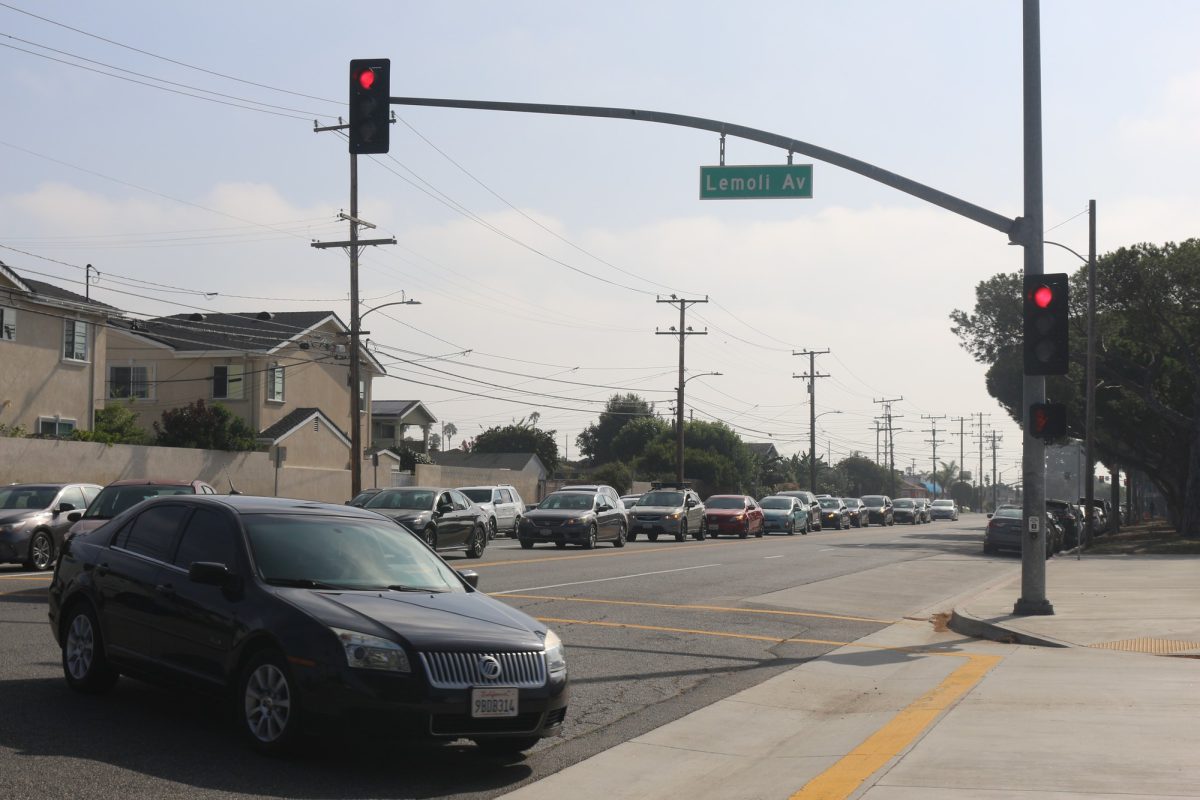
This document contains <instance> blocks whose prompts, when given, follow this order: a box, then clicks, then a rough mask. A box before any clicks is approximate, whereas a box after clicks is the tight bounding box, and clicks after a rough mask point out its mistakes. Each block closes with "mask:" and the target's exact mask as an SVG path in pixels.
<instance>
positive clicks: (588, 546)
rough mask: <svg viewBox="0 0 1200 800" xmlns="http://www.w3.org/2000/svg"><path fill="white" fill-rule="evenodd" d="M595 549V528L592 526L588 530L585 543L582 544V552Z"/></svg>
mask: <svg viewBox="0 0 1200 800" xmlns="http://www.w3.org/2000/svg"><path fill="white" fill-rule="evenodd" d="M595 548H596V526H595V525H592V526H591V527H590V528H588V538H587V541H586V542H584V543H583V549H584V550H594V549H595Z"/></svg>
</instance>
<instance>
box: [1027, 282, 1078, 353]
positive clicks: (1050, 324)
mask: <svg viewBox="0 0 1200 800" xmlns="http://www.w3.org/2000/svg"><path fill="white" fill-rule="evenodd" d="M1024 297H1025V300H1024V303H1025V307H1024V320H1025V374H1026V375H1066V374H1067V363H1068V361H1069V359H1070V352H1069V350H1068V348H1067V274H1066V273H1065V272H1060V273H1054V274H1051V275H1026V276H1025V294H1024Z"/></svg>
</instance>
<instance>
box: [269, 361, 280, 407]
mask: <svg viewBox="0 0 1200 800" xmlns="http://www.w3.org/2000/svg"><path fill="white" fill-rule="evenodd" d="M283 401H284V368H283V367H281V366H279V365H278V364H272V365H271V366H269V367H267V402H269V403H282V402H283Z"/></svg>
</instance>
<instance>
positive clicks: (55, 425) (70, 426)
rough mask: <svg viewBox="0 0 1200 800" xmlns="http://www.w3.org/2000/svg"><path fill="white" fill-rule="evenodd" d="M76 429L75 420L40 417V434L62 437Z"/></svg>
mask: <svg viewBox="0 0 1200 800" xmlns="http://www.w3.org/2000/svg"><path fill="white" fill-rule="evenodd" d="M74 430H75V420H73V419H63V418H61V417H38V435H39V436H53V437H55V438H62V437H64V436H70V435H71V432H72V431H74Z"/></svg>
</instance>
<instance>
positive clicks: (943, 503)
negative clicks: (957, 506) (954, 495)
mask: <svg viewBox="0 0 1200 800" xmlns="http://www.w3.org/2000/svg"><path fill="white" fill-rule="evenodd" d="M933 504H934V505H935V506H937V507H938V508H953V507H954V501H953V500H934V501H933Z"/></svg>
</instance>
